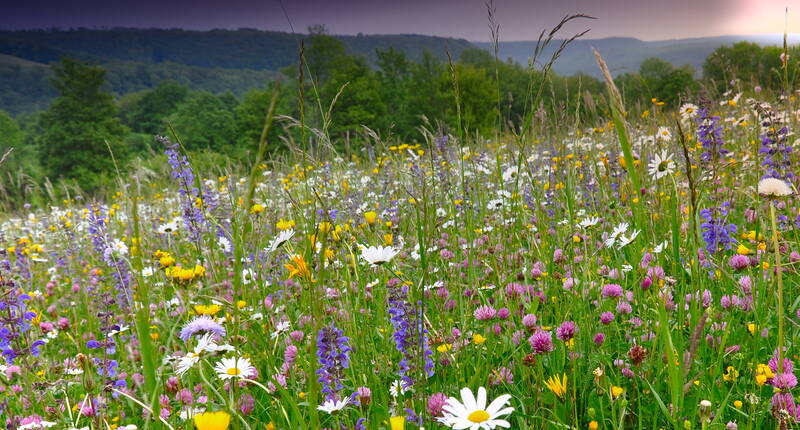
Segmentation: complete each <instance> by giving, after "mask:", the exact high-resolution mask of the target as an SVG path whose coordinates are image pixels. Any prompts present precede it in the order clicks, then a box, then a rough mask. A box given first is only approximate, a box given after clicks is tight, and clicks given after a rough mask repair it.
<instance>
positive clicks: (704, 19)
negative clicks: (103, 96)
mask: <svg viewBox="0 0 800 430" xmlns="http://www.w3.org/2000/svg"><path fill="white" fill-rule="evenodd" d="M494 7H495V10H496V22H498V23H499V24H500V40H501V41H511V40H535V39H536V38H537V36H538V35H539V33H540V32H541V31H542V30H543V29H545V28H548V29H549V28H551V27H552V26H554V25H555V24H557V23H558V21H559V20H560V18H561V17H563V16H564V15H567V14H573V13H583V14H587V15H592V16H594V17H596V18H597V19H596V20H591V21H589V20H586V21H580V22H577V23H575V24H572V25H570V26H568V27H566V28H565V29H564V30H565V34H566V33H570V32H571V33H575V32H578V31H582V30H584V29H587V28H590V29H591V31H590V32H589V33H588V34H587V36H586V37H587V38H604V37H614V36H627V37H636V38H639V39H642V40H663V39H677V38H687V37H705V36H719V35H746V34H767V33H782V32H783V30H784V22H785V14H784V10H785V8H787V7H788V8H789V21H788V22H789V32H791V33H800V0H557V1H544V0H494ZM287 18H288V19H287ZM487 22H488V21H487V7H486V2H485V1H484V0H307V1H299V0H225V1H214V0H135V1H132V0H127V1H123V0H69V1H65V0H9V1H5V2H2V3H0V28H2V29H29V28H51V27H60V28H71V27H88V28H103V27H145V28H147V27H158V28H184V29H193V30H207V29H212V28H228V29H237V28H242V27H247V28H257V29H261V30H276V31H291V30H292V29H294V31H297V32H305V31H306V28H307V27H308V26H310V25H313V24H324V25H325V26H326V27H327V28H328V29H329V32H330V33H332V34H358V33H364V34H398V33H405V34H408V33H415V34H427V35H436V36H447V37H458V38H464V39H467V40H470V41H486V40H489V38H490V36H489V34H490V33H489V29H488V26H487ZM290 23H291V25H290Z"/></svg>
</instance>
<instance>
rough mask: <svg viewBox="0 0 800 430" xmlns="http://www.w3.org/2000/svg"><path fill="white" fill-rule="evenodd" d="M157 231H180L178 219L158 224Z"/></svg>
mask: <svg viewBox="0 0 800 430" xmlns="http://www.w3.org/2000/svg"><path fill="white" fill-rule="evenodd" d="M156 231H157V232H158V233H159V234H169V233H174V232H176V231H178V221H177V220H175V219H173V220H172V221H170V222H168V223H166V224H161V225H160V226H158V229H156Z"/></svg>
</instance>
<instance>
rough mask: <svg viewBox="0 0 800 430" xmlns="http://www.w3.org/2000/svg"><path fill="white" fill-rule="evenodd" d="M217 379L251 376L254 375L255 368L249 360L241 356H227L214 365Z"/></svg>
mask: <svg viewBox="0 0 800 430" xmlns="http://www.w3.org/2000/svg"><path fill="white" fill-rule="evenodd" d="M214 370H215V371H216V372H217V376H219V379H222V380H226V379H233V378H248V379H249V378H252V377H253V376H255V375H256V368H255V367H253V365H252V364H251V363H250V360H248V359H246V358H243V357H228V358H223V359H222V360H220V361H218V362H217V364H216V365H215V366H214Z"/></svg>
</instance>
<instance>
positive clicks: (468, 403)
mask: <svg viewBox="0 0 800 430" xmlns="http://www.w3.org/2000/svg"><path fill="white" fill-rule="evenodd" d="M461 401H462V402H464V407H466V408H467V409H468V410H473V411H474V410H475V409H476V407H475V404H476V402H475V396H474V395H473V394H472V390H470V389H469V388H468V387H464V388H462V389H461Z"/></svg>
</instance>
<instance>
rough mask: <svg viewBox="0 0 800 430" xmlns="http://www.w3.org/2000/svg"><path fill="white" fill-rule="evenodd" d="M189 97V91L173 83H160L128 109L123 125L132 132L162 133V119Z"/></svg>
mask: <svg viewBox="0 0 800 430" xmlns="http://www.w3.org/2000/svg"><path fill="white" fill-rule="evenodd" d="M188 95H189V89H188V88H186V87H185V86H183V85H180V84H178V83H176V82H174V81H162V82H161V83H159V84H158V86H157V87H155V88H153V89H152V90H148V91H145V92H144V93H143V94H142V96H141V97H140V98H139V99H138V101H135V102H134V103H133V104H132V106H130V107H129V110H128V112H126V114H125V115H124V121H125V124H126V125H127V126H128V127H130V128H131V129H132V130H133V131H136V132H138V133H145V134H150V135H155V134H157V133H162V132H163V131H164V119H165V118H166V117H168V116H169V115H171V114H172V113H174V112H175V110H176V109H177V108H178V105H179V104H180V103H181V102H183V100H184V99H186V97H187V96H188Z"/></svg>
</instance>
